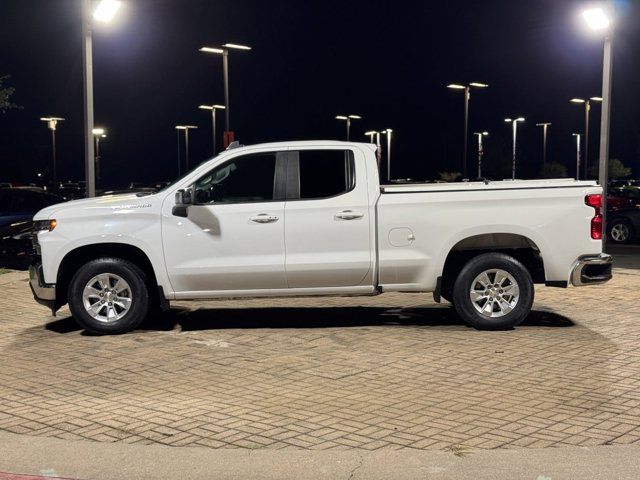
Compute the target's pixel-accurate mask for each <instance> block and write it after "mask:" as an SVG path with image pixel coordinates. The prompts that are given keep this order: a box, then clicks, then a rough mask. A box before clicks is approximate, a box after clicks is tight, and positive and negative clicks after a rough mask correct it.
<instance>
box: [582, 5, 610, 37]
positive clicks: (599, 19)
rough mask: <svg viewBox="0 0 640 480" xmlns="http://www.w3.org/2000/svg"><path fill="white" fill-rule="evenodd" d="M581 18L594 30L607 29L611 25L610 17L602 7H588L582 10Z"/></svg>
mask: <svg viewBox="0 0 640 480" xmlns="http://www.w3.org/2000/svg"><path fill="white" fill-rule="evenodd" d="M582 18H583V19H584V21H585V22H586V24H587V26H588V27H589V28H590V29H591V30H593V31H594V32H600V31H603V30H608V29H609V28H610V27H611V19H610V18H609V15H608V14H607V12H606V11H605V9H604V8H602V7H595V8H589V9H587V10H585V11H584V12H582Z"/></svg>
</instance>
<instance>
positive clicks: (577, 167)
mask: <svg viewBox="0 0 640 480" xmlns="http://www.w3.org/2000/svg"><path fill="white" fill-rule="evenodd" d="M572 135H573V137H575V139H576V180H580V156H581V154H580V139H581V137H582V135H581V134H580V133H572Z"/></svg>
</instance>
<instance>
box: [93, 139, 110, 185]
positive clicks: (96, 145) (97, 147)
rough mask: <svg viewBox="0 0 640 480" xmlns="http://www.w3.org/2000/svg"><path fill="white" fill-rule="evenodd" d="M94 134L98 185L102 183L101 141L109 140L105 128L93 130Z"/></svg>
mask: <svg viewBox="0 0 640 480" xmlns="http://www.w3.org/2000/svg"><path fill="white" fill-rule="evenodd" d="M92 133H93V138H94V142H95V145H94V146H95V149H96V158H95V164H96V166H95V169H96V184H97V183H99V182H100V161H101V160H102V159H101V158H100V139H101V138H107V134H106V133H105V129H104V128H94V129H93V130H92Z"/></svg>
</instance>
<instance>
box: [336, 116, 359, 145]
mask: <svg viewBox="0 0 640 480" xmlns="http://www.w3.org/2000/svg"><path fill="white" fill-rule="evenodd" d="M336 120H341V121H343V122H347V142H348V141H349V140H351V120H362V117H361V116H360V115H336Z"/></svg>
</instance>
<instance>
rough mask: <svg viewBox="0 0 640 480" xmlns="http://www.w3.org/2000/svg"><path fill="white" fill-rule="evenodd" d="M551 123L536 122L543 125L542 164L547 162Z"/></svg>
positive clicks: (537, 124) (540, 125)
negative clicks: (548, 136)
mask: <svg viewBox="0 0 640 480" xmlns="http://www.w3.org/2000/svg"><path fill="white" fill-rule="evenodd" d="M550 126H551V123H549V122H546V123H536V127H542V165H546V164H547V134H548V132H547V131H548V129H549V127H550Z"/></svg>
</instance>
